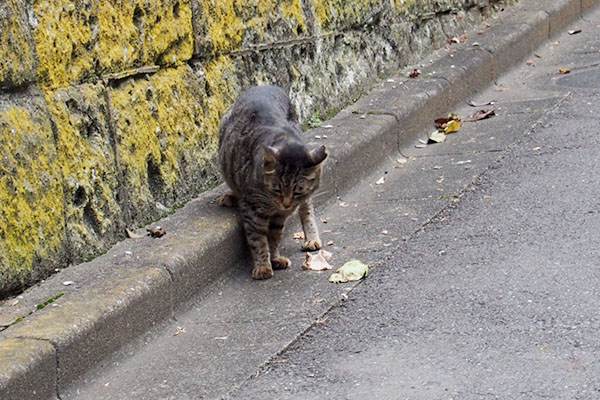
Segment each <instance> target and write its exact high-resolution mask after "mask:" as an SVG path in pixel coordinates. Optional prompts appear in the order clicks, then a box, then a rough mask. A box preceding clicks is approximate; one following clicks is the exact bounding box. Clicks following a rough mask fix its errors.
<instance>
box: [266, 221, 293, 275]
mask: <svg viewBox="0 0 600 400" xmlns="http://www.w3.org/2000/svg"><path fill="white" fill-rule="evenodd" d="M285 220H286V217H279V216H278V217H272V218H271V220H270V221H269V233H268V234H267V238H268V239H269V251H270V252H271V265H272V266H273V269H285V268H287V267H289V266H290V265H291V263H292V262H291V261H290V259H289V258H287V257H284V256H282V255H280V254H279V244H280V243H281V235H282V233H283V227H284V224H285Z"/></svg>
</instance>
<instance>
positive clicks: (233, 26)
mask: <svg viewBox="0 0 600 400" xmlns="http://www.w3.org/2000/svg"><path fill="white" fill-rule="evenodd" d="M199 2H200V5H201V12H199V14H201V15H200V17H196V25H197V28H198V31H199V32H201V33H202V34H201V35H200V36H201V37H197V40H199V41H201V42H208V43H210V45H209V46H202V47H204V48H210V51H211V53H212V55H216V54H223V53H227V52H231V51H234V50H240V49H241V47H243V42H244V39H246V36H248V37H249V38H251V40H252V44H255V45H256V44H259V42H261V41H262V40H263V39H264V37H265V35H266V34H267V33H270V34H271V36H274V37H276V36H277V35H276V33H274V32H268V30H269V27H271V29H272V28H273V26H272V24H273V23H274V22H279V21H281V20H282V19H283V20H285V24H286V26H287V29H288V30H291V33H292V34H293V35H297V34H300V33H306V32H307V31H308V28H307V26H306V21H305V18H304V15H303V14H302V3H301V0H283V1H282V0H258V1H254V2H248V1H244V0H223V1H218V2H215V1H213V0H199ZM197 36H198V34H197ZM203 36H205V37H203ZM289 38H290V37H289V36H285V37H280V38H277V39H276V40H279V39H289Z"/></svg>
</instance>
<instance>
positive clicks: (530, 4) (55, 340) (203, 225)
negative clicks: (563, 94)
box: [0, 0, 600, 399]
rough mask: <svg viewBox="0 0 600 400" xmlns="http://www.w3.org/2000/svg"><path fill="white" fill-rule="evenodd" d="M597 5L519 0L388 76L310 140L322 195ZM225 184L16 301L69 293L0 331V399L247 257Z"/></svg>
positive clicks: (185, 298) (92, 351) (93, 355)
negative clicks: (320, 161) (425, 59)
mask: <svg viewBox="0 0 600 400" xmlns="http://www.w3.org/2000/svg"><path fill="white" fill-rule="evenodd" d="M599 2H600V0H557V1H554V2H552V3H553V4H547V3H549V2H547V1H544V0H527V1H525V0H522V2H521V3H519V4H517V5H515V6H513V7H510V8H507V9H506V10H505V11H504V12H503V13H501V14H499V18H498V19H495V20H493V21H492V22H491V25H492V26H491V27H489V28H487V29H486V30H485V34H482V35H475V34H473V35H472V37H469V38H468V39H467V40H466V41H465V42H464V43H461V44H457V45H454V46H452V49H451V50H450V51H444V50H442V51H438V52H436V53H434V54H433V55H432V60H431V62H430V63H429V64H428V65H426V66H424V67H422V68H420V69H421V76H420V77H418V78H416V79H410V78H406V77H405V76H403V77H393V78H390V79H388V80H386V81H385V82H383V83H382V84H381V85H380V86H379V87H377V88H375V89H374V90H373V91H372V92H371V93H370V94H369V95H368V96H366V97H364V98H362V99H360V100H359V101H358V102H357V103H355V104H353V105H352V106H350V107H348V108H347V109H345V110H343V111H341V112H340V113H339V114H338V115H336V116H335V117H334V118H332V119H331V120H330V121H327V122H325V124H324V125H323V126H322V127H320V128H317V129H313V130H311V131H310V132H309V135H311V137H312V139H310V141H311V142H312V143H313V144H315V145H316V144H326V145H327V147H328V149H329V152H330V154H331V160H330V161H329V162H328V164H327V168H326V171H325V174H324V179H323V183H322V185H323V188H325V189H326V188H331V190H332V191H330V192H328V196H326V197H327V199H326V198H324V197H320V198H317V199H316V202H317V203H323V202H325V201H326V200H328V199H329V200H331V199H334V198H335V197H334V195H337V194H340V193H342V192H343V191H345V190H347V189H349V188H350V187H351V186H352V185H354V184H356V183H357V182H358V181H359V180H360V179H362V178H363V177H365V176H366V175H367V174H368V173H369V172H370V171H371V170H372V169H373V168H375V167H376V166H377V165H378V164H379V162H380V161H381V160H382V159H383V158H386V157H393V156H395V155H396V154H398V151H400V150H401V149H402V148H404V147H405V146H407V145H409V144H410V143H411V142H413V141H414V140H415V138H417V137H418V136H419V135H421V134H422V133H423V131H424V130H425V129H426V128H429V127H431V124H432V121H433V120H434V119H435V118H437V117H439V116H443V115H444V114H447V113H448V112H449V111H450V110H451V109H452V107H453V106H454V105H455V104H457V103H458V102H459V101H462V100H464V99H465V98H467V97H468V96H470V95H472V94H473V93H475V92H476V91H477V90H479V89H481V88H483V87H484V86H486V85H488V84H489V83H490V82H493V81H494V80H495V79H496V78H497V77H498V76H499V74H501V73H503V72H504V71H506V70H507V69H508V68H510V67H511V66H513V65H514V64H515V63H517V62H518V61H519V60H521V59H523V58H524V57H526V56H528V55H530V54H531V53H532V52H533V50H534V49H535V48H536V47H538V46H539V45H540V44H542V43H543V42H544V41H545V40H548V39H549V38H550V37H551V36H552V35H553V34H555V33H557V32H559V31H561V30H562V29H564V27H565V26H566V25H567V24H569V23H571V22H573V21H574V20H575V19H577V18H579V17H581V16H582V15H583V13H585V12H586V11H587V10H589V9H590V8H591V7H593V6H596V5H597V4H598V3H599ZM325 136H326V138H325ZM317 137H320V139H318V138H317ZM224 190H225V189H224V188H223V187H219V188H217V189H215V190H213V191H211V192H208V193H205V194H203V195H202V196H200V197H199V198H197V199H195V200H193V201H192V202H190V203H189V204H187V205H186V206H185V207H184V208H183V209H181V210H180V211H178V212H177V213H176V214H174V215H172V216H169V217H167V218H165V219H163V220H162V221H160V225H161V226H162V227H163V228H164V229H165V230H166V231H167V235H166V236H164V237H163V238H160V239H152V238H149V237H145V238H142V239H128V240H126V241H123V242H121V243H119V244H117V245H115V246H114V247H113V248H112V249H111V250H110V251H109V252H108V253H107V254H105V255H103V256H101V257H99V258H97V259H95V260H93V261H91V262H89V263H85V264H82V265H79V266H77V267H76V268H68V269H66V270H64V271H62V272H61V273H60V274H56V275H55V276H53V277H52V278H50V279H49V280H48V281H46V282H44V283H43V284H41V285H39V287H36V288H34V289H33V290H31V291H30V292H28V294H27V297H26V298H23V299H22V304H21V305H20V306H23V307H33V305H34V304H39V303H41V302H43V301H44V300H45V299H48V298H52V297H54V296H56V295H57V294H60V293H64V295H63V296H62V297H60V298H59V299H57V300H56V301H55V302H53V303H52V304H49V305H48V306H47V307H46V308H45V309H44V310H43V311H39V312H34V313H33V314H31V315H29V316H28V317H26V318H25V319H24V320H23V321H22V322H19V323H17V324H14V325H12V326H10V327H9V328H7V329H6V330H4V331H2V332H1V333H0V360H1V361H0V398H2V399H30V398H35V399H40V398H55V397H58V394H59V393H60V392H61V391H62V390H64V388H65V387H68V386H69V385H71V384H72V383H73V382H74V381H75V380H76V379H77V378H78V377H81V376H82V375H83V374H84V373H86V372H87V371H89V370H90V369H91V368H93V367H95V366H97V365H99V364H100V363H101V361H102V360H103V359H105V358H106V357H107V356H108V355H110V354H111V353H113V352H114V351H116V350H117V349H119V348H120V347H122V346H123V345H125V344H126V343H129V342H131V341H132V340H133V339H135V338H137V337H139V336H140V335H141V334H142V333H144V332H146V331H148V330H149V329H151V328H152V327H153V326H154V325H156V324H158V323H161V322H162V321H164V320H166V319H167V318H169V317H171V316H173V315H175V314H176V313H177V311H178V310H180V309H183V308H184V307H185V306H186V304H188V303H189V301H190V300H191V299H192V298H193V297H195V296H197V295H198V294H199V293H200V292H201V291H202V288H203V287H206V284H207V282H210V281H212V280H213V279H215V278H216V277H217V276H218V275H219V274H220V272H221V271H223V270H224V268H223V265H230V264H232V263H235V262H236V261H238V260H240V259H242V257H246V256H247V254H246V249H245V247H244V244H243V243H244V240H243V237H242V235H241V232H240V230H239V229H238V223H237V219H236V217H235V215H233V213H232V212H231V211H230V210H226V209H222V208H219V207H217V205H216V204H217V199H218V197H219V196H220V195H221V193H223V191H224ZM67 281H71V282H73V283H72V284H69V285H65V283H68V282H67Z"/></svg>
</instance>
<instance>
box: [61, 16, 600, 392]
mask: <svg viewBox="0 0 600 400" xmlns="http://www.w3.org/2000/svg"><path fill="white" fill-rule="evenodd" d="M599 26H600V10H597V11H596V12H594V13H592V14H590V15H588V16H587V18H586V20H585V21H579V22H578V23H577V24H576V25H575V26H573V27H572V28H580V29H582V32H581V33H578V34H575V35H569V34H567V33H566V32H565V34H564V35H562V36H560V37H558V38H556V39H555V40H553V41H552V42H551V43H548V44H547V45H545V46H544V47H542V48H540V49H538V50H537V51H536V54H537V56H536V55H534V54H532V55H531V61H532V62H531V63H530V64H531V65H529V64H528V63H526V62H525V61H524V62H523V63H522V64H521V65H519V66H517V68H515V69H514V70H513V71H511V72H510V73H509V74H507V75H505V76H504V77H503V78H501V79H500V80H499V81H498V82H496V85H494V86H492V87H490V88H489V89H488V90H486V91H484V92H482V93H480V94H479V95H478V96H476V97H475V98H474V99H472V100H473V101H475V102H478V103H483V102H487V101H490V100H494V101H495V102H494V104H493V105H489V106H481V107H479V108H485V109H490V108H494V110H495V113H496V115H495V116H494V117H492V118H490V119H486V120H482V121H478V122H471V123H467V122H465V123H464V124H463V127H462V129H461V130H460V131H459V132H457V133H454V134H451V135H449V136H448V138H447V140H446V141H445V142H443V143H440V144H434V145H428V146H426V147H425V148H417V147H410V148H406V149H405V150H404V151H403V156H404V157H405V160H402V161H406V162H399V161H398V160H395V159H390V160H385V161H384V162H383V164H382V167H381V169H380V170H378V171H376V173H375V174H374V175H372V176H371V177H369V178H367V179H366V180H365V181H364V182H363V183H362V184H361V185H358V186H357V187H355V188H354V189H353V190H352V191H350V192H349V193H347V194H345V195H344V196H341V197H340V198H339V199H338V201H336V202H333V203H330V204H329V205H328V206H327V207H326V208H322V209H320V210H317V214H319V216H320V218H321V219H322V221H326V222H323V223H322V224H321V230H322V231H324V233H323V237H324V240H325V242H331V243H330V245H329V246H328V249H329V250H330V251H331V252H332V253H333V254H334V258H333V263H334V265H336V266H340V265H341V264H343V263H344V262H345V261H347V260H349V259H352V258H357V259H360V260H363V261H365V262H367V263H371V264H373V268H372V270H371V274H370V276H369V277H368V278H367V279H366V280H364V281H362V282H361V283H359V284H357V285H353V284H342V285H335V284H331V283H329V282H327V277H328V276H329V274H328V273H316V272H309V271H302V270H301V269H300V267H299V265H300V264H301V262H302V258H303V255H302V253H301V252H299V251H298V249H299V243H297V242H295V241H294V240H293V239H292V233H293V231H294V230H296V229H297V228H296V227H292V228H291V229H290V230H288V232H287V240H286V241H285V243H284V252H283V254H289V255H291V256H292V257H291V258H292V261H293V263H294V265H293V267H292V268H291V269H290V270H287V271H277V272H276V274H275V277H274V278H273V279H271V280H269V281H265V282H253V281H252V280H251V279H250V278H249V269H248V266H247V265H245V266H242V265H240V266H237V267H233V268H231V269H229V270H228V271H227V272H225V273H224V274H223V276H221V277H220V278H219V280H217V281H216V282H214V283H213V284H212V285H211V286H210V287H209V288H208V289H207V290H205V291H204V292H203V293H202V294H201V295H200V296H199V298H198V299H197V301H196V302H195V303H194V304H193V305H191V307H190V309H189V310H188V311H186V312H185V313H183V314H182V315H181V316H179V317H178V318H177V320H173V321H169V322H168V323H166V324H165V325H163V326H160V327H157V329H156V330H155V331H153V332H150V333H149V334H148V335H146V336H145V337H144V338H142V340H140V341H139V342H138V343H136V344H134V345H132V346H130V347H129V348H127V349H124V350H123V351H122V352H121V354H120V356H119V357H117V358H116V359H114V360H111V361H110V362H107V363H106V364H105V365H103V366H101V368H99V369H97V370H95V371H92V373H90V374H89V375H88V376H86V377H85V379H84V380H83V381H81V382H80V383H79V384H78V386H76V387H74V388H72V390H71V391H70V392H68V393H65V394H64V396H62V398H63V399H70V398H74V399H98V398H102V399H112V398H115V399H117V398H118V399H122V398H127V399H138V398H139V399H147V398H157V399H167V398H173V399H198V398H200V399H201V398H210V399H216V398H227V399H230V398H231V399H249V400H252V399H451V398H454V399H496V398H498V399H515V398H525V399H537V398H552V399H597V398H600V333H599V332H600V252H599V251H598V249H597V247H598V243H600V200H599V198H598V193H599V189H598V188H599V187H600V134H599V133H598V132H599V129H598V126H599V125H600V118H599V117H598V115H600V52H599V51H600V28H599ZM559 68H568V69H570V70H571V73H570V74H566V75H563V74H561V73H559V72H558V70H559ZM477 109H478V108H473V107H470V106H467V105H463V106H461V107H458V108H457V109H456V112H457V113H458V114H459V115H460V116H461V117H463V119H466V118H467V117H468V116H469V115H471V114H473V113H474V112H475V111H476V110H477ZM415 144H417V143H415ZM399 159H401V157H400V156H399ZM381 178H384V179H383V180H384V183H383V184H377V182H378V181H379V182H380V183H381V181H380V179H381Z"/></svg>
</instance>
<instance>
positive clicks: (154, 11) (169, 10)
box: [144, 0, 194, 64]
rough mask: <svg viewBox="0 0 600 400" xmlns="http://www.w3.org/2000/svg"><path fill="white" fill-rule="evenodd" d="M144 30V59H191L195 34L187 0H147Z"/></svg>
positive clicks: (157, 60) (162, 60) (179, 60)
mask: <svg viewBox="0 0 600 400" xmlns="http://www.w3.org/2000/svg"><path fill="white" fill-rule="evenodd" d="M147 13H148V15H147V23H148V25H147V30H146V32H144V55H145V59H146V60H148V61H147V63H150V61H151V60H152V61H154V62H156V63H158V64H176V63H178V62H182V61H187V60H189V59H190V58H192V54H193V52H194V33H193V27H192V7H191V1H190V0H187V1H186V0H169V1H160V2H150V3H149V5H148V11H147Z"/></svg>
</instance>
